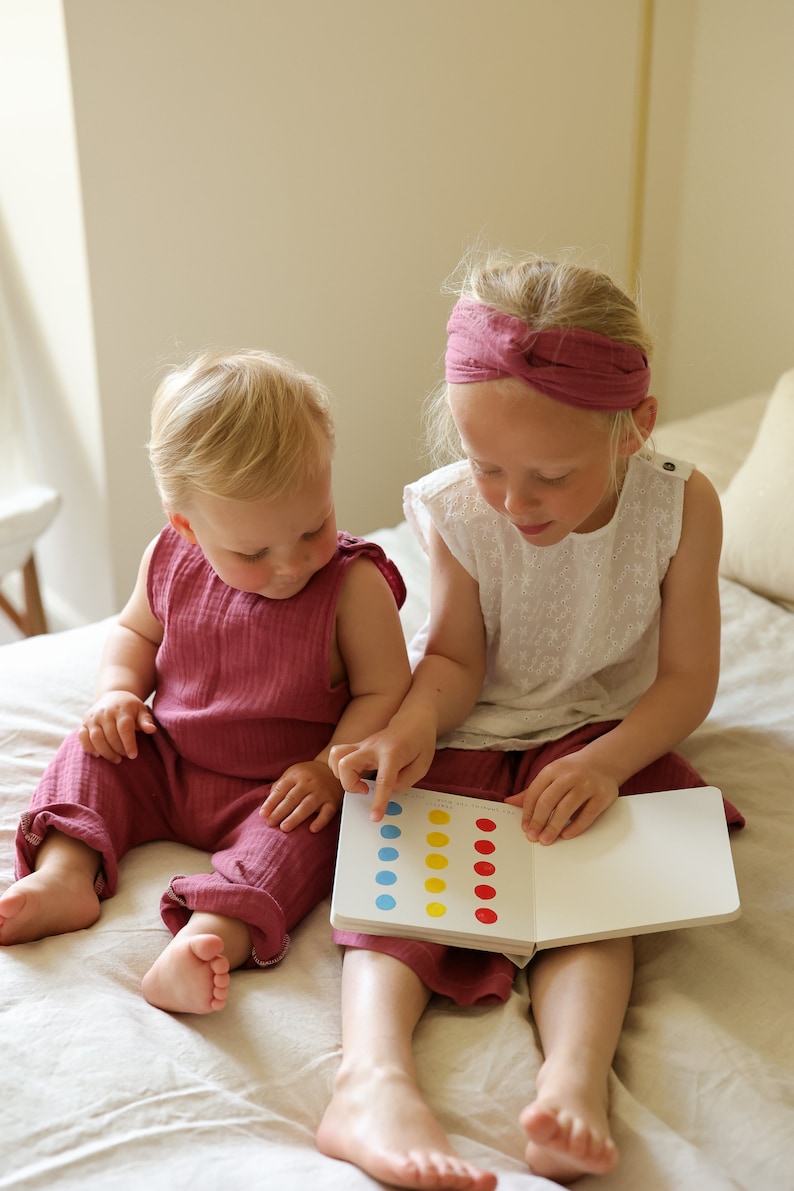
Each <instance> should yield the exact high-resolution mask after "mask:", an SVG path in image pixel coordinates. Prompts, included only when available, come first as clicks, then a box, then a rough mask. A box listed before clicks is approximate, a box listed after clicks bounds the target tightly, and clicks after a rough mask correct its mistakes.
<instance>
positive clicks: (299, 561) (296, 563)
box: [272, 550, 303, 579]
mask: <svg viewBox="0 0 794 1191" xmlns="http://www.w3.org/2000/svg"><path fill="white" fill-rule="evenodd" d="M272 566H273V571H274V573H275V574H276V575H278V577H279V578H280V579H295V578H297V576H298V575H300V573H301V571H302V568H303V554H302V552H301V551H298V550H290V551H288V552H287V553H285V554H282V555H280V556H279V557H277V558H274V559H273V562H272Z"/></svg>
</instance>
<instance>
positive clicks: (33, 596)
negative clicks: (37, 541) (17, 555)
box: [22, 554, 47, 637]
mask: <svg viewBox="0 0 794 1191" xmlns="http://www.w3.org/2000/svg"><path fill="white" fill-rule="evenodd" d="M22 577H23V582H24V587H25V620H26V627H25V628H24V629H23V632H24V633H25V635H26V636H27V637H36V636H38V634H39V633H46V632H47V617H46V615H45V613H44V605H43V604H42V602H41V592H40V591H39V577H38V575H37V574H36V560H35V558H34V557H33V555H32V554H31V556H30V558H29V559H28V561H27V562H26V563H25V565H24V567H23V568H22Z"/></svg>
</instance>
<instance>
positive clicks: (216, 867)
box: [0, 351, 410, 1013]
mask: <svg viewBox="0 0 794 1191" xmlns="http://www.w3.org/2000/svg"><path fill="white" fill-rule="evenodd" d="M333 445H334V435H333V426H332V421H331V415H330V410H329V400H328V396H327V394H326V392H325V390H324V389H323V387H322V386H321V385H320V384H319V382H318V381H316V380H315V379H314V378H313V377H311V376H307V375H305V374H303V373H302V372H300V371H299V370H298V369H297V368H295V367H294V366H293V365H291V364H290V363H288V362H287V361H285V360H282V359H279V358H277V357H275V356H272V355H269V354H268V353H266V352H263V351H238V352H233V353H229V354H222V353H220V352H206V353H203V354H201V355H199V356H197V357H196V358H195V359H193V360H192V361H190V362H188V363H187V364H186V365H185V366H183V367H181V368H178V369H175V370H173V371H172V372H171V373H170V374H168V375H167V376H166V377H165V379H164V380H163V382H162V383H161V385H160V386H159V389H158V391H157V394H156V396H155V399H154V404H153V410H152V428H151V440H150V443H149V455H150V459H151V463H152V468H153V472H154V476H155V480H156V483H157V486H158V489H159V492H160V496H161V499H162V502H163V506H164V509H165V512H166V515H167V517H168V524H167V526H166V527H165V528H164V529H163V530H162V532H161V533H160V534H158V536H157V537H156V538H155V540H154V541H153V542H152V543H151V544H150V545H149V546H148V548H147V549H146V551H145V553H144V555H143V559H142V562H141V565H140V570H139V573H138V578H137V582H136V584H135V589H134V591H133V593H132V595H131V597H130V599H129V601H128V602H127V604H126V606H125V608H124V609H123V611H122V612H121V615H120V617H119V620H118V624H117V625H116V626H115V627H114V628H113V630H112V631H111V634H110V637H109V639H108V642H107V645H106V648H105V651H104V654H103V658H102V663H101V667H100V672H99V679H98V684H97V690H96V701H95V703H94V705H93V706H92V707H91V708H90V709H89V711H88V712H87V713H86V715H85V716H84V718H83V722H82V725H81V727H80V728H79V729H78V730H76V731H75V732H73V733H72V734H71V735H70V736H69V737H68V738H67V740H66V741H65V742H64V744H63V745H62V746H61V748H60V750H59V751H58V753H57V754H56V756H55V758H54V760H53V761H52V763H51V764H50V766H49V768H48V769H47V771H46V773H45V774H44V777H43V778H42V781H41V783H40V785H39V787H38V789H37V790H36V792H35V794H34V796H33V799H32V801H31V804H30V807H29V809H28V811H27V812H26V813H25V814H24V815H23V817H22V821H21V825H20V828H19V831H18V835H17V864H16V875H17V878H18V879H17V881H16V883H15V884H14V885H13V886H12V887H11V888H10V889H9V890H7V891H6V893H5V894H4V895H3V897H2V898H0V942H2V943H3V944H6V945H8V944H13V943H24V942H26V941H29V940H32V939H39V938H42V937H44V936H47V935H53V934H60V933H64V932H67V931H75V930H80V929H82V928H84V927H88V926H90V925H91V924H92V923H93V922H94V921H95V920H96V919H97V918H98V917H99V914H100V904H101V901H102V899H104V898H107V897H111V896H112V895H113V894H114V892H115V890H116V885H117V880H118V862H119V860H120V859H121V857H122V856H124V854H125V853H126V852H127V851H129V849H130V848H133V847H135V846H136V845H138V844H142V843H145V842H147V841H149V840H176V841H179V842H182V843H186V844H191V845H193V846H194V847H196V848H202V849H205V850H207V851H211V852H212V853H213V856H212V863H213V871H212V872H211V873H199V874H195V875H193V876H175V877H174V878H173V880H172V881H171V883H170V885H169V887H168V889H167V890H166V892H165V893H164V895H163V898H162V902H161V914H162V917H163V919H164V921H165V924H166V926H167V927H168V928H169V930H170V931H171V932H172V935H173V938H172V940H171V942H170V943H169V945H168V946H167V947H166V948H165V950H164V951H163V953H162V954H161V955H160V956H159V958H158V959H157V960H156V961H155V963H154V965H153V966H152V967H151V969H150V970H149V971H148V972H147V973H146V975H145V977H144V979H143V992H144V995H145V997H146V998H147V1000H148V1001H149V1002H150V1003H151V1004H153V1005H155V1006H158V1007H159V1008H162V1009H166V1010H170V1011H174V1012H190V1013H207V1012H210V1011H212V1010H218V1009H222V1008H223V1006H224V1004H225V1001H226V998H227V995H228V988H229V972H230V970H231V969H234V968H238V967H241V966H245V967H260V968H265V967H268V966H269V965H271V964H274V963H277V962H278V961H279V960H280V959H281V958H282V956H283V955H284V953H285V951H286V949H287V947H288V945H289V931H290V930H291V929H292V927H294V926H295V924H296V923H297V922H299V921H300V919H301V918H303V917H304V915H306V914H307V913H308V912H309V911H310V910H311V909H313V907H314V906H316V905H317V903H318V902H319V901H320V900H321V899H322V898H323V897H325V896H326V894H327V893H328V892H329V890H330V887H331V881H332V873H333V864H334V860H335V851H336V834H337V833H336V822H335V817H336V814H337V810H338V808H339V804H340V801H341V796H342V787H341V785H340V783H339V781H338V779H337V778H336V777H335V776H334V774H333V773H332V772H331V770H330V768H329V765H328V758H329V751H330V748H331V746H332V745H333V744H334V743H337V742H343V741H347V740H351V739H352V740H355V739H359V738H361V737H362V736H367V735H369V734H371V733H372V732H374V731H376V730H377V729H378V728H380V727H383V726H384V725H385V724H387V723H388V721H389V718H390V716H391V715H392V714H393V713H394V712H395V711H396V710H397V708H398V707H399V704H400V701H401V699H402V697H403V695H404V694H405V692H406V690H407V689H408V685H409V683H410V670H409V666H408V658H407V653H406V650H405V644H404V639H403V635H402V630H401V626H400V621H399V615H398V607H399V605H400V604H401V603H402V600H403V598H404V595H405V590H404V587H403V583H402V579H401V577H400V575H399V573H398V572H397V570H396V568H395V567H394V566H393V564H392V563H390V562H389V561H388V560H387V559H386V558H385V556H384V555H383V553H382V551H381V550H380V548H379V547H378V546H376V545H374V544H372V543H368V542H365V541H362V540H361V539H358V538H354V537H350V536H349V535H347V534H345V533H337V529H336V521H335V516H334V500H333V494H332V488H331V458H332V454H333ZM152 692H153V693H154V699H153V701H152V705H151V708H150V707H149V705H148V703H147V700H148V698H149V696H150V695H151V694H152Z"/></svg>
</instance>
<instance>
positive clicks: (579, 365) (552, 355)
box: [446, 298, 651, 411]
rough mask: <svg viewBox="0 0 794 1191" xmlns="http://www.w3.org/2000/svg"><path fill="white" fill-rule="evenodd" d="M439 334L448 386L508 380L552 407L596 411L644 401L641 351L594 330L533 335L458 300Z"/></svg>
mask: <svg viewBox="0 0 794 1191" xmlns="http://www.w3.org/2000/svg"><path fill="white" fill-rule="evenodd" d="M447 336H448V340H447V354H446V376H447V380H448V381H449V382H450V384H454V385H460V384H470V383H473V382H476V381H484V380H500V379H501V378H503V377H508V376H513V377H515V378H516V379H517V380H520V381H523V382H524V384H526V385H530V386H531V388H533V389H537V390H538V392H540V393H545V394H546V396H547V397H553V398H554V400H555V401H562V402H564V403H565V404H566V405H575V406H576V407H577V408H579V409H591V410H601V411H608V410H618V409H634V407H635V406H637V405H639V404H640V402H641V401H642V400H643V398H644V397H646V396H647V395H648V387H649V385H650V381H651V370H650V368H649V367H648V359H647V357H646V355H645V353H644V352H642V351H640V349H639V348H637V347H629V346H628V344H625V343H618V342H617V340H615V339H610V338H609V337H608V336H607V335H599V334H597V333H596V332H595V331H583V330H581V329H580V328H579V327H562V328H555V329H552V330H548V331H533V330H532V328H531V327H529V326H527V324H526V323H525V322H524V321H523V320H522V319H520V318H514V317H513V316H512V315H510V314H501V313H500V312H499V311H498V310H494V309H493V307H492V306H485V305H483V303H481V302H475V301H473V300H472V299H471V298H461V299H460V301H459V302H457V304H456V305H455V307H454V309H453V311H452V314H451V315H450V318H449V322H448V323H447Z"/></svg>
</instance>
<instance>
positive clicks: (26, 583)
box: [0, 484, 61, 637]
mask: <svg viewBox="0 0 794 1191" xmlns="http://www.w3.org/2000/svg"><path fill="white" fill-rule="evenodd" d="M60 503H61V498H60V496H59V494H58V493H57V492H56V491H55V489H54V488H48V487H46V486H45V485H43V484H27V485H25V486H24V487H22V488H20V489H19V491H17V492H12V493H6V494H4V495H3V496H1V497H0V579H2V578H4V577H5V576H6V575H9V574H11V573H13V572H14V571H21V572H22V597H23V598H22V607H21V608H17V607H16V606H15V605H14V604H12V603H11V601H10V599H8V597H7V596H5V595H4V594H3V593H2V591H0V610H1V611H3V612H4V613H5V614H6V616H8V617H10V619H11V620H12V621H13V622H14V624H15V625H16V626H17V628H18V629H19V630H20V632H22V633H24V635H25V636H26V637H34V636H36V634H37V633H46V632H47V618H46V616H45V614H44V607H43V605H42V601H41V592H40V591H39V580H38V575H37V573H36V561H35V559H34V556H33V547H34V544H35V542H36V540H37V539H38V538H39V537H40V536H41V534H43V533H44V530H45V529H46V528H47V526H48V525H49V524H50V522H51V521H52V519H53V517H54V516H55V514H56V513H57V511H58V508H59V506H60Z"/></svg>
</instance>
